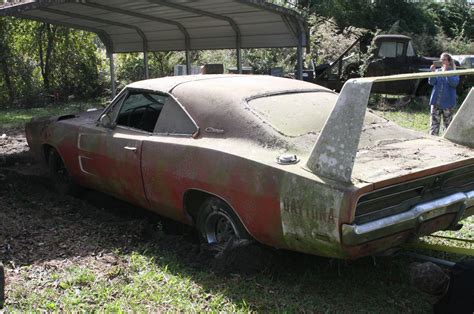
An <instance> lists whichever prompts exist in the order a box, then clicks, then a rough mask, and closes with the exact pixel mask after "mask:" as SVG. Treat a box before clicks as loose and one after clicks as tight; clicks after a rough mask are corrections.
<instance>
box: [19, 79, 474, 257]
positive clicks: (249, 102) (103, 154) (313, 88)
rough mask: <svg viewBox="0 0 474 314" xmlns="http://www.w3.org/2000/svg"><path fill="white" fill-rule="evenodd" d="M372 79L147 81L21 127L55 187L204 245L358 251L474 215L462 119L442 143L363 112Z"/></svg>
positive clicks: (472, 152)
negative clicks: (150, 215) (189, 230)
mask: <svg viewBox="0 0 474 314" xmlns="http://www.w3.org/2000/svg"><path fill="white" fill-rule="evenodd" d="M451 72H453V73H454V74H456V72H454V71H451ZM429 75H430V74H424V76H425V77H426V76H429ZM449 75H452V74H449ZM408 76H409V75H408ZM383 79H389V80H390V79H391V78H390V77H388V78H387V77H382V78H376V79H368V78H367V79H355V80H350V81H348V82H347V83H346V85H345V86H344V88H343V90H342V91H341V94H337V93H335V92H333V91H331V90H328V89H326V88H324V87H321V86H317V85H314V84H311V83H307V82H302V81H297V80H290V79H284V78H276V77H270V76H241V75H198V76H180V77H167V78H159V79H151V80H146V81H140V82H136V83H133V84H130V85H128V86H127V87H126V88H124V89H123V90H122V92H121V93H120V94H119V95H118V96H117V97H116V98H115V99H114V100H113V102H112V103H111V104H110V105H109V106H108V107H107V108H106V109H105V110H104V111H91V112H85V113H79V114H71V115H63V116H55V117H48V118H36V119H33V120H32V121H31V122H30V123H28V124H27V126H26V133H27V139H28V144H29V146H30V148H31V151H32V152H33V154H35V156H37V157H38V158H40V159H42V160H45V161H46V164H47V165H48V166H49V168H50V170H51V171H52V172H53V173H54V174H55V175H56V177H57V178H58V180H60V181H61V182H62V184H63V186H64V187H65V188H69V187H71V186H72V184H75V185H79V186H84V187H88V188H92V189H96V190H99V191H102V192H105V193H108V194H111V195H113V196H115V197H117V198H120V199H122V200H125V201H127V202H130V203H132V204H134V205H136V206H140V207H144V208H146V209H149V210H151V211H154V212H157V213H159V214H161V215H163V216H166V217H169V218H171V219H174V220H176V221H179V222H182V223H185V224H189V225H193V226H195V227H196V228H197V229H198V230H199V231H200V234H201V235H202V236H203V238H204V239H205V240H206V241H207V242H209V243H223V242H226V241H228V240H229V239H231V238H239V239H251V240H256V241H258V242H260V243H263V244H265V245H269V246H272V247H276V248H284V249H290V250H296V251H301V252H307V253H311V254H316V255H322V256H330V257H337V258H357V257H360V256H364V255H369V254H374V253H379V252H382V251H385V250H388V249H391V248H393V247H396V246H398V245H400V244H402V243H404V242H406V241H408V240H410V239H412V238H413V237H418V236H420V235H426V234H430V233H432V232H434V231H438V230H444V229H455V228H458V227H459V225H458V222H459V221H460V220H461V219H463V218H464V217H467V216H469V215H472V214H474V149H472V147H473V146H474V145H473V138H474V131H473V130H474V128H473V126H472V122H470V121H471V120H472V119H471V118H469V119H470V120H469V119H467V118H463V117H456V118H455V120H454V121H453V122H452V125H451V126H450V129H449V130H448V132H447V133H446V136H445V138H439V137H433V136H429V135H426V134H422V133H420V132H416V131H412V130H408V129H404V128H402V127H400V126H398V125H396V124H394V123H392V122H390V121H388V120H386V119H383V118H381V117H378V116H376V115H375V114H373V113H372V112H370V111H367V108H366V107H367V101H368V97H369V94H370V88H371V85H372V83H373V82H374V81H376V80H377V81H380V80H383ZM472 94H473V92H471V94H470V95H469V96H468V98H467V99H466V102H465V104H464V105H463V107H462V108H461V109H460V110H461V111H463V110H464V111H465V112H469V111H470V112H471V113H472V112H473V110H474V104H473V103H474V95H472ZM471 117H472V114H471ZM466 125H467V126H466ZM462 132H465V133H462ZM466 132H468V133H466ZM462 134H468V135H469V136H467V137H465V136H463V135H462ZM455 142H457V143H458V144H456V143H455Z"/></svg>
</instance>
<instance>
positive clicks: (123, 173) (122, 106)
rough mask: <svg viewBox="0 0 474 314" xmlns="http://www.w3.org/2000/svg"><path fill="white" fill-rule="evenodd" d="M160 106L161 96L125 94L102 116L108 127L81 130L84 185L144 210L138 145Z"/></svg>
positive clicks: (143, 92)
mask: <svg viewBox="0 0 474 314" xmlns="http://www.w3.org/2000/svg"><path fill="white" fill-rule="evenodd" d="M162 102H164V98H163V96H162V95H159V94H153V93H150V92H147V91H135V90H128V91H127V92H126V93H125V95H123V96H122V98H119V99H118V100H117V101H116V102H114V103H113V104H112V105H111V106H110V107H109V108H108V110H106V112H105V113H104V115H105V117H107V119H108V120H109V121H110V122H111V123H110V124H105V123H98V125H97V126H95V127H91V126H83V127H82V128H81V130H80V132H79V137H78V149H79V163H80V168H81V171H82V173H83V176H84V177H85V180H86V181H87V182H88V185H90V186H92V187H94V188H96V189H99V190H102V191H104V192H106V193H109V194H112V195H114V196H116V197H118V198H120V199H123V200H126V201H128V202H130V203H133V204H135V205H138V206H142V207H148V201H147V199H146V196H145V191H144V187H143V178H142V171H141V158H142V143H143V141H144V139H146V138H148V137H149V136H151V134H152V132H153V129H154V128H155V124H156V121H157V120H158V116H159V114H160V112H161V109H162V107H163V103H162Z"/></svg>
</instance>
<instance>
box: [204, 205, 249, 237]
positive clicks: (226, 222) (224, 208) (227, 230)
mask: <svg viewBox="0 0 474 314" xmlns="http://www.w3.org/2000/svg"><path fill="white" fill-rule="evenodd" d="M197 227H198V229H199V232H200V234H201V236H202V237H203V239H204V241H205V242H207V243H208V244H224V243H227V242H228V241H230V240H231V239H249V238H250V236H249V234H248V233H247V231H246V230H245V228H244V227H243V226H242V223H241V222H240V220H239V219H238V217H237V215H236V214H235V213H234V212H233V211H232V209H231V208H230V207H229V205H227V204H226V203H225V202H224V201H222V200H220V199H218V198H217V197H210V198H208V199H207V200H206V201H205V202H204V203H203V205H202V206H201V209H200V210H199V215H198V219H197Z"/></svg>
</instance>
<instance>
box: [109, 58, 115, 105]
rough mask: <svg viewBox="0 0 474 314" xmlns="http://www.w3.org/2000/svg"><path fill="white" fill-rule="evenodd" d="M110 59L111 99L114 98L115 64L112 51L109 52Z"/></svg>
mask: <svg viewBox="0 0 474 314" xmlns="http://www.w3.org/2000/svg"><path fill="white" fill-rule="evenodd" d="M109 61H110V83H111V88H112V99H114V98H115V66H114V53H113V52H109Z"/></svg>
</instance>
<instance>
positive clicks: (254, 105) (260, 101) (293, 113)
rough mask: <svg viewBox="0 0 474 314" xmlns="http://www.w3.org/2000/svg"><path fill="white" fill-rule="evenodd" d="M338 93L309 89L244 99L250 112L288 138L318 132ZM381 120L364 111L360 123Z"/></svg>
mask: <svg viewBox="0 0 474 314" xmlns="http://www.w3.org/2000/svg"><path fill="white" fill-rule="evenodd" d="M337 97H338V95H337V94H333V93H328V92H310V93H294V94H283V95H273V96H266V97H261V98H255V99H252V100H249V101H248V105H249V107H250V108H251V110H252V112H253V113H254V114H255V115H257V116H258V117H259V118H260V119H262V120H263V121H265V122H266V123H268V124H269V125H270V126H271V127H272V128H274V129H275V130H277V131H278V132H280V133H282V134H284V135H286V136H291V137H296V136H302V135H305V134H310V133H315V134H316V133H319V132H320V131H321V129H322V128H323V127H324V124H325V123H326V120H327V118H328V117H329V114H330V113H331V110H332V109H333V107H334V105H335V104H336V100H337ZM378 120H383V119H381V118H379V117H377V116H375V115H373V114H371V113H367V114H366V117H365V121H364V124H371V123H374V122H376V121H378Z"/></svg>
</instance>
